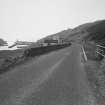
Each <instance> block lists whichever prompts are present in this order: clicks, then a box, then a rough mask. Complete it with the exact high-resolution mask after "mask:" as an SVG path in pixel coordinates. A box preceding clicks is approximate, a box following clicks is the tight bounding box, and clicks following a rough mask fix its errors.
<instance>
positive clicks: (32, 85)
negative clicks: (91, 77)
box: [0, 46, 96, 105]
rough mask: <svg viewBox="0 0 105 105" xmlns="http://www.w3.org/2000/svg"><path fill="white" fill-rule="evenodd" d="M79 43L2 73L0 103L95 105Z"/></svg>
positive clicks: (7, 104) (11, 104) (19, 104)
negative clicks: (82, 61)
mask: <svg viewBox="0 0 105 105" xmlns="http://www.w3.org/2000/svg"><path fill="white" fill-rule="evenodd" d="M80 50H81V49H80V47H79V46H72V47H70V48H66V49H63V50H60V51H57V52H52V53H50V54H47V55H43V56H41V57H39V58H36V59H34V58H33V59H32V60H31V61H29V62H27V63H26V64H24V65H20V66H18V67H16V68H14V69H13V70H12V71H11V72H8V73H7V74H4V75H2V78H1V79H0V105H96V104H94V97H93V96H92V92H91V91H90V88H89V86H88V81H87V79H86V74H85V71H84V67H83V64H82V63H81V60H80V59H81V56H80Z"/></svg>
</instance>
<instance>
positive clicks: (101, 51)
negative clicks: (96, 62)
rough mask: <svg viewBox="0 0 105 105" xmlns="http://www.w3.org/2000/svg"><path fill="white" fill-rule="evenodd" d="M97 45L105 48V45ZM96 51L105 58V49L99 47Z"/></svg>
mask: <svg viewBox="0 0 105 105" xmlns="http://www.w3.org/2000/svg"><path fill="white" fill-rule="evenodd" d="M96 46H97V47H99V48H103V49H105V47H104V46H102V45H96ZM96 53H98V54H99V55H101V56H103V57H104V58H105V55H104V53H105V51H104V50H102V49H98V50H96Z"/></svg>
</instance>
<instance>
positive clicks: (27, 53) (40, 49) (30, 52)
mask: <svg viewBox="0 0 105 105" xmlns="http://www.w3.org/2000/svg"><path fill="white" fill-rule="evenodd" d="M70 45H71V43H68V44H61V45H51V46H44V47H37V48H30V49H27V50H26V51H24V57H33V56H39V55H42V54H45V53H49V52H51V51H55V50H59V49H62V48H65V47H69V46H70Z"/></svg>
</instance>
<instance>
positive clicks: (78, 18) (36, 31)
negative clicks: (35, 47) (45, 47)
mask: <svg viewBox="0 0 105 105" xmlns="http://www.w3.org/2000/svg"><path fill="white" fill-rule="evenodd" d="M101 19H102V20H103V19H105V0H0V38H3V39H5V40H7V41H9V42H12V41H16V40H26V41H36V40H38V39H40V38H43V37H45V36H47V35H50V34H54V33H57V32H59V31H62V30H65V29H68V28H74V27H76V26H78V25H80V24H83V23H87V22H93V21H96V20H101Z"/></svg>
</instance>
